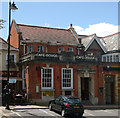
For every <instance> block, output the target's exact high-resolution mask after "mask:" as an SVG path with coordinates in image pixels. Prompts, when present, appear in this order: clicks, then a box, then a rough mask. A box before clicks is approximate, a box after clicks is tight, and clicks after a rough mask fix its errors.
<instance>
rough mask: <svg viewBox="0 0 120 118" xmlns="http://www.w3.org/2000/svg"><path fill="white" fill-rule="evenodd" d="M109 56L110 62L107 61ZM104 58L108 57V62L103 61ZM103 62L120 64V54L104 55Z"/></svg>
mask: <svg viewBox="0 0 120 118" xmlns="http://www.w3.org/2000/svg"><path fill="white" fill-rule="evenodd" d="M108 56H109V60H108V59H107V57H108ZM111 56H112V57H111ZM104 57H106V61H104V59H103V58H104ZM102 62H120V54H119V53H113V54H106V55H103V56H102Z"/></svg>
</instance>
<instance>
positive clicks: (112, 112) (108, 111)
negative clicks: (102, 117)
mask: <svg viewBox="0 0 120 118" xmlns="http://www.w3.org/2000/svg"><path fill="white" fill-rule="evenodd" d="M103 111H104V112H107V113H111V114H116V113H115V111H114V110H103Z"/></svg>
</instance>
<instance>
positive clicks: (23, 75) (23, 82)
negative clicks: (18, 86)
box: [22, 68, 26, 89]
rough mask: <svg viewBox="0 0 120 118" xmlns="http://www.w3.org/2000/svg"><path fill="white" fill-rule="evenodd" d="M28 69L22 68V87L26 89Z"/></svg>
mask: <svg viewBox="0 0 120 118" xmlns="http://www.w3.org/2000/svg"><path fill="white" fill-rule="evenodd" d="M25 76H26V69H25V68H23V69H22V88H23V89H26V77H25Z"/></svg>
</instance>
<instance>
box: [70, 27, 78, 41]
mask: <svg viewBox="0 0 120 118" xmlns="http://www.w3.org/2000/svg"><path fill="white" fill-rule="evenodd" d="M70 31H71V32H72V34H73V36H74V37H75V38H76V40H77V42H78V43H79V40H78V37H77V36H76V35H75V34H74V32H73V31H72V29H70Z"/></svg>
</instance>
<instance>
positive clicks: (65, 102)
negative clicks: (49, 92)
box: [48, 96, 84, 117]
mask: <svg viewBox="0 0 120 118" xmlns="http://www.w3.org/2000/svg"><path fill="white" fill-rule="evenodd" d="M48 107H49V110H56V111H59V112H61V115H62V116H63V117H64V116H66V115H77V116H80V117H82V116H83V113H84V105H83V104H82V103H81V101H80V99H79V98H75V97H67V96H59V97H57V98H56V99H54V100H51V101H49V104H48Z"/></svg>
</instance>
